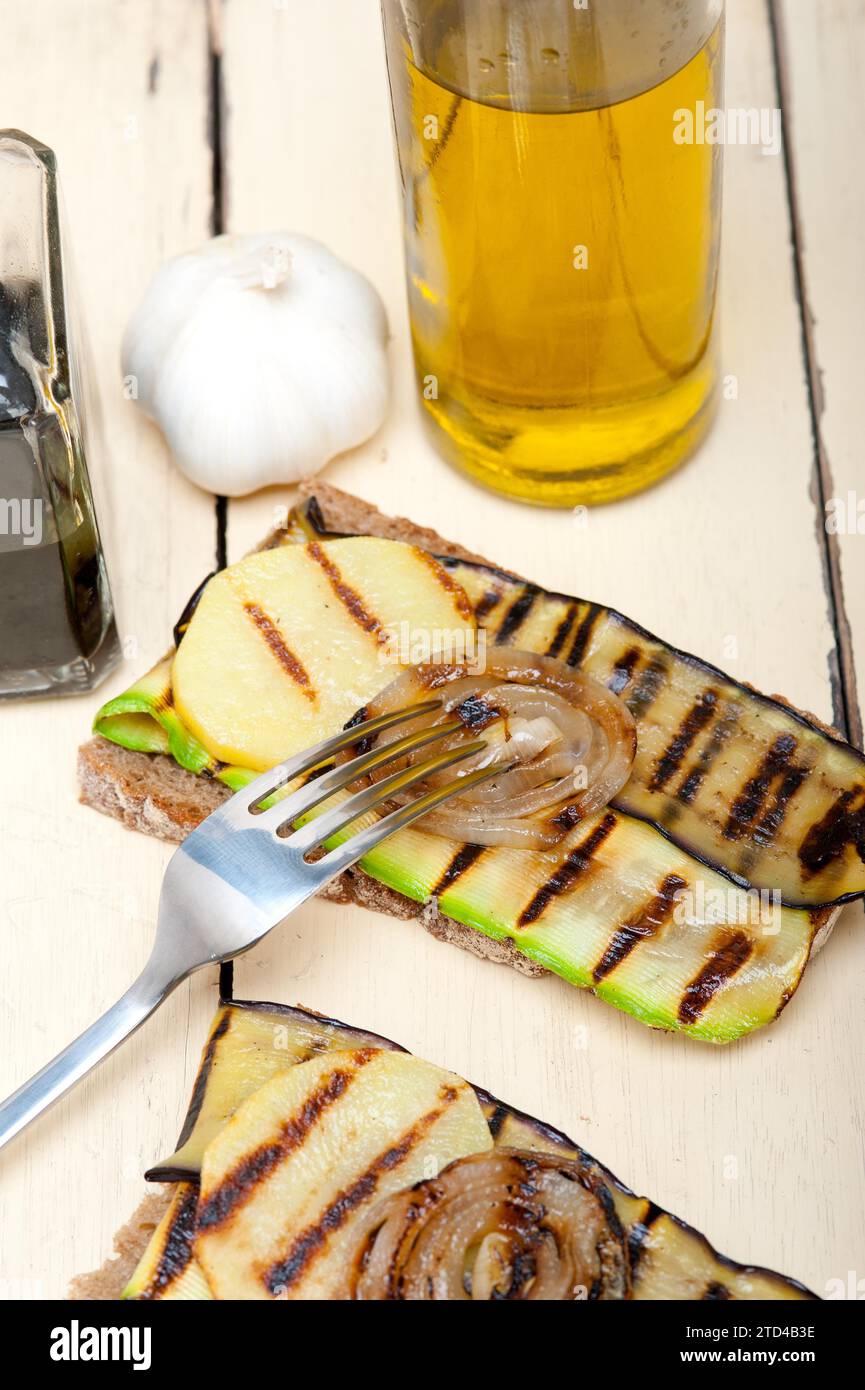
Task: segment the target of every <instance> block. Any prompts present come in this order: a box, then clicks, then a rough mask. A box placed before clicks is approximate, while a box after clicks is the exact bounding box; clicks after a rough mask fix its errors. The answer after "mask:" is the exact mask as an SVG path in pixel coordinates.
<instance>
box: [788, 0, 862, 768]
mask: <svg viewBox="0 0 865 1390" xmlns="http://www.w3.org/2000/svg"><path fill="white" fill-rule="evenodd" d="M772 5H773V11H774V16H775V26H776V37H777V45H778V50H779V59H780V78H781V84H780V85H781V92H782V97H783V102H784V108H785V122H786V140H787V149H788V155H789V158H790V162H791V167H792V171H793V178H792V185H793V186H792V194H793V204H794V211H795V215H796V221H797V231H798V239H797V252H798V269H799V273H800V276H801V279H802V286H803V296H804V322H803V328H804V332H805V336H806V342H807V347H808V354H809V371H810V381H811V389H812V395H813V402H814V413H815V425H816V429H817V445H818V463H819V485H820V500H821V503H822V504H823V508H824V511H825V519H826V521H827V522H828V523H829V524H828V527H827V542H826V543H827V548H828V551H829V558H830V562H831V565H832V572H833V580H834V584H835V589H836V594H837V603H838V607H839V627H840V630H841V635H842V651H841V656H842V667H841V671H842V675H843V677H844V678H845V680H846V682H847V686H848V702H849V705H850V725H851V734H852V736H853V738H854V739H855V741H856V742H857V743H858V744H859V746H860V747H861V746H862V692H863V691H865V490H863V483H862V466H861V448H860V441H861V438H862V432H863V427H865V402H863V399H862V391H861V388H860V383H859V379H858V372H857V371H856V362H857V354H858V352H859V346H860V341H861V325H862V315H863V311H865V267H863V263H862V253H861V244H860V242H861V237H860V233H861V228H862V225H863V219H865V184H863V181H862V179H861V177H859V161H858V158H857V152H856V146H855V136H856V134H857V133H858V131H859V130H861V129H862V123H863V120H865V95H863V91H862V82H861V74H862V64H863V62H865V3H863V0H829V2H828V3H827V4H823V5H819V6H810V5H806V6H802V5H796V6H794V5H792V4H791V3H790V0H772Z"/></svg>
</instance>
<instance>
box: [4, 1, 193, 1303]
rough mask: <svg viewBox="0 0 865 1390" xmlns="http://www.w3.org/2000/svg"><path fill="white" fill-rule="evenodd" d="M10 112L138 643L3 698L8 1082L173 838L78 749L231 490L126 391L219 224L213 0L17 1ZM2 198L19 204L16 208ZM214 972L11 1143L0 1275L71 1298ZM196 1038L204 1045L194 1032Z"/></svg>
mask: <svg viewBox="0 0 865 1390" xmlns="http://www.w3.org/2000/svg"><path fill="white" fill-rule="evenodd" d="M0 24H2V29H3V46H4V55H5V61H4V74H3V85H2V102H0V104H2V118H0V120H2V123H3V124H5V125H14V126H18V127H22V128H23V129H25V130H27V131H29V132H31V133H32V134H33V135H36V136H38V137H39V138H40V139H42V140H44V141H45V142H46V143H47V144H49V145H51V146H52V147H53V148H54V150H55V151H56V154H57V159H58V166H59V170H60V177H61V182H62V187H63V194H64V200H65V204H66V212H67V222H68V230H69V241H70V243H71V250H72V252H73V257H74V270H75V271H76V272H77V274H76V280H77V286H78V292H79V293H78V298H79V300H80V302H81V308H82V316H83V318H84V321H85V326H86V329H87V331H88V336H89V338H90V340H91V346H92V354H91V357H92V361H91V371H92V376H93V377H94V378H95V380H96V381H97V382H98V384H99V387H100V393H101V398H102V415H103V420H102V425H101V429H100V431H99V433H100V439H99V441H98V442H99V446H100V447H99V450H98V452H97V450H96V449H94V450H93V467H94V472H95V473H96V475H97V476H96V478H95V481H96V483H97V485H98V504H99V514H100V519H101V523H102V529H103V533H104V538H105V542H106V547H107V551H108V561H109V567H110V573H111V578H112V581H113V588H114V595H115V600H116V605H117V610H118V617H119V627H120V632H121V635H122V638H123V641H124V644H125V648H126V652H127V659H126V660H125V661H124V662H123V663H122V665H121V669H120V670H118V671H117V672H116V673H115V674H114V675H113V676H112V678H111V680H110V682H108V683H107V684H106V685H105V686H104V687H103V688H102V689H100V690H99V691H98V692H97V693H96V694H94V695H92V696H88V697H86V698H76V699H70V700H65V701H56V700H52V701H47V702H43V703H27V704H4V705H3V707H2V713H0V759H2V765H3V790H2V796H0V843H2V851H0V853H2V879H0V883H2V887H0V898H2V907H0V921H2V938H0V939H2V960H3V971H4V978H5V981H6V985H5V988H4V991H3V1001H2V1005H0V1078H2V1079H0V1091H2V1092H3V1094H6V1092H7V1091H11V1090H12V1089H13V1088H14V1087H15V1086H17V1085H18V1084H20V1082H21V1081H23V1080H24V1079H25V1078H26V1077H27V1076H29V1075H30V1074H31V1073H32V1072H33V1071H35V1070H36V1068H37V1067H39V1066H41V1065H42V1063H43V1062H45V1061H47V1060H48V1059H49V1057H51V1056H52V1055H53V1054H54V1053H55V1052H57V1051H58V1050H59V1049H60V1048H61V1047H62V1046H64V1045H65V1044H66V1043H67V1042H69V1041H70V1039H71V1038H72V1037H74V1036H75V1035H76V1034H77V1033H79V1032H80V1031H81V1030H82V1029H83V1028H84V1027H86V1026H87V1024H89V1023H90V1022H91V1021H92V1020H93V1019H94V1018H95V1017H96V1016H97V1015H98V1014H99V1013H101V1012H102V1011H103V1009H105V1008H106V1007H107V1006H108V1005H109V1004H111V1003H112V1002H113V1001H114V999H116V998H117V997H118V995H119V994H120V993H122V991H123V990H124V989H125V988H126V987H127V985H128V984H129V983H131V980H132V978H133V976H134V974H135V973H136V972H137V971H138V969H139V968H140V966H141V965H142V964H143V962H144V959H145V956H146V954H147V951H148V949H149V943H150V940H151V936H152V932H153V924H154V923H155V919H156V903H157V897H158V892H159V885H160V880H161V875H162V870H163V868H164V865H165V863H166V861H167V858H168V852H169V851H168V849H167V847H166V846H164V845H161V844H158V843H156V842H155V841H149V840H147V839H145V838H144V837H143V836H136V835H132V834H129V833H128V832H124V831H123V830H122V828H121V827H120V826H118V825H116V824H114V823H113V822H111V821H107V820H105V819H104V818H103V817H100V816H98V815H96V814H95V813H94V812H93V811H89V810H87V809H85V808H84V807H81V806H79V805H78V802H77V787H76V781H75V748H76V745H77V744H78V743H79V742H80V741H81V738H82V735H84V734H85V733H86V731H87V729H88V727H89V725H90V722H91V719H92V717H93V713H94V711H95V710H96V708H97V707H98V705H99V704H100V703H101V702H102V700H103V699H105V698H107V697H108V695H109V694H111V693H115V692H117V691H119V690H121V689H123V687H124V686H125V685H126V684H128V683H129V680H130V679H131V677H132V676H133V674H134V673H136V672H137V671H139V670H141V669H142V668H144V667H146V666H147V665H149V664H150V663H151V661H153V660H154V659H155V658H156V657H157V656H158V655H159V653H160V652H161V651H163V650H164V648H165V644H166V638H167V636H168V635H169V633H170V630H171V627H172V624H173V623H174V621H175V618H176V616H177V613H178V611H179V609H180V608H181V607H182V605H183V603H184V601H185V599H186V597H188V595H189V593H190V592H191V590H192V588H193V587H194V586H195V585H196V584H197V583H198V581H199V579H200V577H201V575H202V573H204V572H206V571H207V570H208V569H209V568H211V567H212V564H213V553H214V542H215V527H214V508H213V501H212V499H210V498H208V497H206V496H205V495H204V494H202V493H199V492H197V491H196V490H195V489H193V488H192V487H190V486H188V485H187V484H186V483H185V482H184V481H183V479H182V478H181V477H180V475H179V474H178V473H177V472H176V470H175V469H174V468H173V467H172V465H171V463H170V461H169V459H168V457H167V454H166V451H165V449H164V447H163V445H162V443H161V441H160V439H159V437H158V435H157V432H156V430H155V429H154V428H153V427H152V426H150V425H148V424H147V423H146V422H145V421H144V420H143V417H142V416H141V415H140V414H139V413H138V411H137V409H136V407H135V406H134V405H133V404H132V403H131V402H130V401H128V400H126V399H125V398H124V395H123V391H122V388H121V374H120V363H119V346H120V338H121V334H122V330H123V327H124V325H125V321H126V318H127V316H128V314H129V313H130V311H131V310H132V308H133V306H134V304H135V302H136V300H137V298H138V296H139V295H140V294H141V292H142V290H143V288H144V286H145V284H146V282H147V279H148V277H149V276H150V275H151V274H152V272H153V271H154V270H155V269H156V267H157V266H158V265H159V263H160V262H161V261H162V260H163V258H164V257H165V256H167V255H171V254H174V253H176V252H179V251H184V250H187V249H189V248H190V247H191V246H194V245H195V244H196V243H197V242H199V241H201V240H202V239H203V238H204V237H205V236H207V234H208V228H209V220H210V211H211V193H210V188H211V180H210V151H209V148H208V144H207V82H206V79H207V72H206V60H207V39H206V32H205V15H204V10H203V7H202V6H201V5H199V4H197V3H195V4H183V5H177V4H174V3H172V0H163V2H162V3H148V4H139V3H137V0H121V3H116V0H86V3H77V4H74V5H73V4H69V5H66V4H63V5H58V4H56V3H55V0H28V3H27V4H26V5H21V4H16V3H7V2H6V0H4V3H3V4H2V5H0ZM4 215H5V213H4ZM214 993H215V986H214V979H213V977H212V976H211V977H210V978H209V979H208V978H205V977H204V976H201V977H200V978H199V979H197V980H196V981H195V982H194V985H193V986H192V987H191V988H190V987H189V986H185V987H182V988H181V989H180V990H179V991H178V992H177V994H176V995H175V997H174V999H173V1000H171V1001H170V1002H169V1003H168V1005H167V1006H166V1007H165V1009H164V1010H163V1011H162V1012H161V1013H160V1015H158V1016H157V1018H156V1019H154V1020H153V1021H152V1023H151V1024H150V1025H149V1026H148V1027H147V1028H146V1029H145V1030H144V1032H142V1033H141V1034H139V1035H138V1037H137V1038H135V1039H133V1040H132V1041H131V1042H130V1043H129V1044H128V1045H127V1047H125V1048H124V1049H123V1051H122V1052H120V1053H119V1054H118V1055H117V1056H116V1057H115V1058H113V1059H112V1060H110V1061H109V1062H108V1063H107V1064H106V1065H105V1066H104V1067H102V1068H101V1070H100V1071H99V1072H98V1073H96V1074H95V1075H94V1076H92V1077H91V1078H90V1079H89V1080H88V1081H87V1082H86V1083H85V1084H84V1086H83V1087H82V1088H80V1089H79V1090H78V1091H77V1093H76V1094H74V1095H73V1096H71V1097H69V1098H68V1099H67V1100H66V1101H65V1102H63V1103H62V1104H61V1105H60V1106H58V1107H57V1109H56V1110H55V1111H54V1113H53V1114H51V1115H49V1116H47V1117H45V1118H44V1119H43V1120H42V1121H41V1122H40V1123H39V1124H38V1125H37V1126H36V1127H35V1128H34V1129H33V1130H32V1131H31V1132H30V1133H29V1134H28V1135H26V1136H24V1137H23V1138H22V1139H21V1140H20V1141H19V1142H18V1143H16V1144H15V1146H14V1148H12V1149H11V1150H9V1151H8V1152H7V1153H5V1154H4V1156H3V1177H2V1185H0V1229H2V1232H3V1241H2V1256H0V1296H3V1295H4V1294H6V1295H7V1296H16V1295H19V1294H23V1295H25V1296H26V1295H27V1294H28V1293H37V1294H41V1295H42V1296H46V1297H47V1296H52V1297H62V1296H63V1294H64V1292H65V1288H66V1284H67V1281H68V1279H69V1276H70V1275H71V1274H73V1273H74V1272H75V1271H76V1270H80V1269H82V1268H86V1267H88V1266H91V1265H92V1264H93V1263H94V1262H98V1261H99V1260H101V1258H102V1257H103V1255H104V1253H105V1252H106V1251H107V1250H108V1249H109V1248H110V1242H111V1236H112V1233H113V1231H114V1230H115V1229H116V1228H117V1226H118V1225H119V1224H120V1223H121V1222H122V1221H123V1220H124V1219H125V1218H126V1217H127V1215H128V1213H129V1212H130V1211H131V1210H132V1208H133V1206H134V1205H135V1204H136V1203H137V1201H138V1200H139V1197H140V1193H141V1177H140V1175H141V1172H142V1168H143V1165H144V1161H145V1159H146V1157H147V1155H151V1156H152V1154H153V1153H154V1152H155V1148H154V1145H158V1142H159V1138H160V1136H161V1135H162V1134H168V1133H173V1130H174V1128H175V1126H176V1123H177V1115H178V1113H179V1111H178V1107H179V1105H180V1104H181V1103H182V1096H183V1092H184V1090H185V1088H186V1087H187V1086H188V1084H189V1079H190V1075H191V1074H192V1068H193V1067H194V1065H195V1062H196V1060H197V1054H198V1050H199V1046H200V1042H199V1040H200V1038H201V1035H202V1032H203V1030H204V1029H205V1027H206V1024H207V1018H208V1015H209V1013H210V1009H211V1005H212V1002H213V997H214ZM190 1048H191V1050H190Z"/></svg>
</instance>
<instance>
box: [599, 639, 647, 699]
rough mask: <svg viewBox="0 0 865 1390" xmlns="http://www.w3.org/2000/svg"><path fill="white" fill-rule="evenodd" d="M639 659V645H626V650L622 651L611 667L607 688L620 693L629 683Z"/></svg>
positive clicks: (617, 693)
mask: <svg viewBox="0 0 865 1390" xmlns="http://www.w3.org/2000/svg"><path fill="white" fill-rule="evenodd" d="M639 660H640V649H639V647H628V649H627V651H624V652H622V655H621V656H620V657H619V659H618V660H617V662H616V664H615V666H614V667H613V671H612V674H611V676H610V679H609V680H608V681H607V689H608V690H612V692H613V694H614V695H621V693H622V691H623V690H624V689H625V688H626V687H627V686H628V685H629V684H630V681H631V677H632V676H633V674H634V668H635V667H636V665H637V663H638V662H639Z"/></svg>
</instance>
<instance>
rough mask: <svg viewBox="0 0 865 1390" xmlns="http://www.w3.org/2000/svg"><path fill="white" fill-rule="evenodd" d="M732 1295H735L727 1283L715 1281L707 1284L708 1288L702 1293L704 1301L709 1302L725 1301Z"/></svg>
mask: <svg viewBox="0 0 865 1390" xmlns="http://www.w3.org/2000/svg"><path fill="white" fill-rule="evenodd" d="M732 1297H733V1295H732V1294H731V1293H730V1290H729V1289H728V1288H727V1285H726V1284H717V1283H713V1284H707V1285H706V1290H705V1292H704V1293H703V1295H702V1301H703V1302H709V1303H717V1302H722V1301H725V1300H726V1299H728V1298H732Z"/></svg>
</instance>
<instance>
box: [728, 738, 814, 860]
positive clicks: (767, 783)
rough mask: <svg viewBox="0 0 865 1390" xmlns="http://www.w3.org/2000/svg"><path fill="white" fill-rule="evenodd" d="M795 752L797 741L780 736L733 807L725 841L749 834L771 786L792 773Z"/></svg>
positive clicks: (739, 838)
mask: <svg viewBox="0 0 865 1390" xmlns="http://www.w3.org/2000/svg"><path fill="white" fill-rule="evenodd" d="M795 750H796V740H795V738H794V737H793V735H792V734H780V735H779V736H778V738H776V739H775V742H774V743H773V744H772V747H771V748H770V749H769V751H768V753H767V754H766V756H765V757H764V758H763V759H762V761H761V763H760V766H759V767H758V769H757V771H756V772H755V773H754V775H753V777H749V778H748V780H747V782H746V783H745V785H744V786H743V787H742V790H741V791H740V792H739V794H738V796H737V797H736V798H735V800H734V801H733V804H732V806H731V807H730V814H729V816H728V818H727V823H726V825H725V826H724V838H725V839H727V840H741V839H742V838H743V836H745V835H747V834H748V832H749V831H750V829H751V827H752V825H753V823H754V821H755V819H756V818H757V816H758V815H759V814H760V812H761V811H762V809H763V807H764V805H765V802H766V798H767V796H768V795H769V792H770V790H771V787H772V785H773V783H774V782H777V781H778V780H779V778H786V777H787V776H788V775H789V774H790V772H792V771H793V766H792V763H791V757H792V755H793V753H794V752H795Z"/></svg>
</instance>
